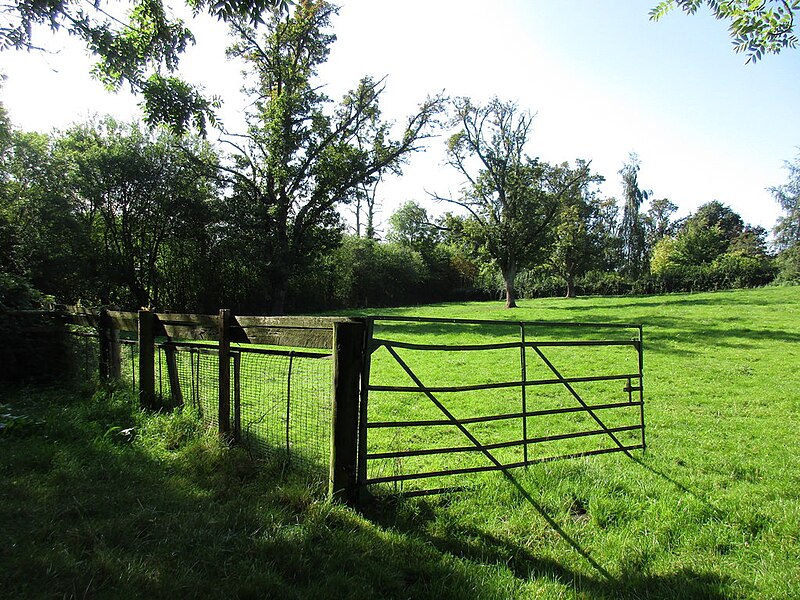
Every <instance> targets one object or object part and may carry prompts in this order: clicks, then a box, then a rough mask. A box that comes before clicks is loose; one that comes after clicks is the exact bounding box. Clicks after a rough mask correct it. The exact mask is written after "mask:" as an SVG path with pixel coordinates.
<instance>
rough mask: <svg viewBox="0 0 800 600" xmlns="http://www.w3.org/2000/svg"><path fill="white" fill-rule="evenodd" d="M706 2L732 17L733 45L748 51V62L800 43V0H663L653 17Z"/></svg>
mask: <svg viewBox="0 0 800 600" xmlns="http://www.w3.org/2000/svg"><path fill="white" fill-rule="evenodd" d="M703 5H705V6H707V7H708V8H709V10H710V11H711V14H713V15H714V17H715V18H716V19H719V20H723V21H728V30H729V31H730V34H731V38H732V39H733V49H734V51H735V52H739V53H746V54H747V62H748V63H749V62H756V61H758V60H761V58H762V57H763V56H764V55H765V54H777V53H779V52H780V51H781V50H783V49H785V48H796V47H797V44H798V40H797V34H796V33H795V31H794V27H795V17H798V16H800V0H755V1H753V0H661V2H659V3H658V4H657V5H656V6H655V7H654V8H653V9H652V10H651V11H650V18H651V19H652V20H654V21H658V20H660V19H662V18H663V17H664V16H665V15H667V14H668V13H669V12H671V11H672V10H674V9H675V8H680V9H681V10H683V11H684V12H685V13H687V14H694V13H696V12H697V9H698V8H700V7H701V6H703Z"/></svg>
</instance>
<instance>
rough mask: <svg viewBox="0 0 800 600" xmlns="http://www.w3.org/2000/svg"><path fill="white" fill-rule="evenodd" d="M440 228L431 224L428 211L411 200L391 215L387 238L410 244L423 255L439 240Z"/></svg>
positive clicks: (391, 240) (402, 243)
mask: <svg viewBox="0 0 800 600" xmlns="http://www.w3.org/2000/svg"><path fill="white" fill-rule="evenodd" d="M439 237H440V236H439V230H438V229H437V228H436V227H435V226H434V225H432V224H431V222H430V219H429V218H428V211H427V210H425V208H424V207H422V206H420V205H419V204H418V203H416V202H414V201H412V200H409V201H408V202H406V203H405V204H403V205H402V206H401V207H400V208H398V209H397V210H396V211H395V212H394V213H392V216H391V217H389V233H388V234H387V236H386V239H387V240H388V241H390V242H394V243H396V244H401V245H403V246H408V247H409V248H411V249H413V250H417V251H418V252H421V253H422V254H423V255H424V254H425V253H427V252H429V251H430V250H431V249H432V248H433V247H434V246H435V245H436V243H437V242H438V241H439Z"/></svg>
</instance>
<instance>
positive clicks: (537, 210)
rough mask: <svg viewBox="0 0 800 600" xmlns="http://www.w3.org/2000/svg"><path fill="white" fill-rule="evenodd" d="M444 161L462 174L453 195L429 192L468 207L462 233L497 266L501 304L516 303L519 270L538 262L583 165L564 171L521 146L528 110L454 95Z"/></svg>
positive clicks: (525, 136)
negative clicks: (502, 286)
mask: <svg viewBox="0 0 800 600" xmlns="http://www.w3.org/2000/svg"><path fill="white" fill-rule="evenodd" d="M453 108H454V116H453V119H452V122H451V125H452V126H453V127H455V128H457V132H456V133H455V134H453V135H452V136H451V137H450V138H449V140H448V144H447V162H448V164H450V165H451V166H452V167H453V168H455V169H456V170H457V171H458V172H459V173H460V174H461V175H462V176H463V177H464V178H465V180H466V181H465V186H464V189H463V190H462V192H461V196H460V197H458V198H446V197H441V196H437V195H434V197H435V198H438V199H439V200H445V201H448V202H453V203H455V204H458V205H459V206H461V207H463V208H464V209H466V210H467V211H468V212H469V214H470V215H471V217H472V218H471V219H470V220H469V221H468V222H467V223H466V224H465V228H464V232H465V234H466V235H468V236H469V237H470V238H471V239H472V240H473V242H474V245H475V246H476V247H477V248H478V249H479V250H480V251H482V252H484V253H485V254H486V255H487V256H488V257H489V258H490V259H491V260H492V261H493V262H494V263H495V264H496V265H497V267H498V268H499V269H500V272H501V274H502V276H503V281H504V284H505V295H506V307H507V308H514V307H515V306H516V292H515V290H514V281H515V279H516V276H517V272H518V271H519V270H520V269H521V268H524V267H525V266H528V265H538V264H540V263H541V262H543V261H544V259H545V257H546V253H547V249H548V247H549V244H550V242H551V240H552V234H553V231H552V227H553V223H554V220H555V217H556V215H557V213H558V207H559V202H560V200H561V198H562V196H564V195H565V194H566V193H568V192H569V191H570V190H572V189H574V188H575V187H576V186H580V185H582V183H583V182H584V181H585V180H586V178H587V177H588V166H587V167H586V168H585V169H583V170H581V169H578V170H576V171H572V170H567V169H563V168H558V167H551V166H550V165H548V164H546V163H543V162H541V161H539V160H538V159H533V158H531V157H529V156H528V155H527V154H526V153H525V146H526V144H527V142H528V136H529V134H530V127H531V122H532V120H533V115H531V114H530V113H529V112H527V111H520V110H519V109H518V107H517V106H516V104H514V103H512V102H502V101H500V100H499V99H497V98H494V99H492V100H491V101H490V102H489V103H488V104H486V105H485V106H480V105H476V104H474V103H473V102H472V101H471V100H470V99H468V98H457V99H456V100H454V102H453Z"/></svg>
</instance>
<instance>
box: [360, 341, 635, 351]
mask: <svg viewBox="0 0 800 600" xmlns="http://www.w3.org/2000/svg"><path fill="white" fill-rule="evenodd" d="M638 344H639V341H638V340H571V341H563V342H552V341H551V342H525V343H522V342H501V343H497V344H464V345H460V346H457V345H450V344H415V343H412V342H396V341H394V340H384V339H381V338H373V340H372V345H373V349H377V348H380V347H381V346H387V347H388V346H391V347H392V348H403V349H405V350H440V351H447V352H471V351H480V350H509V349H515V348H521V347H523V346H524V347H525V348H537V347H545V346H548V347H561V346H563V347H576V346H633V347H636V346H637V345H638Z"/></svg>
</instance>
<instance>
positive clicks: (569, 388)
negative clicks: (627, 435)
mask: <svg viewBox="0 0 800 600" xmlns="http://www.w3.org/2000/svg"><path fill="white" fill-rule="evenodd" d="M533 349H534V351H535V352H536V354H538V355H539V358H541V359H542V362H544V364H546V365H547V368H549V369H550V370H551V371H552V372H553V375H555V376H556V377H557V378H558V379H559V381H560V382H561V383H562V384H563V385H564V387H565V388H567V391H569V393H570V394H572V396H573V397H574V398H575V399H576V400H577V401H578V402H580V404H581V406H583V408H584V409H586V412H587V413H589V416H591V417H592V419H594V420H595V422H596V423H597V424H598V425H599V426H600V428H601V429H602V430H603V431H605V432H606V434H607V435H608V437H610V438H611V439H612V440H614V443H615V444H616V445H617V446H619V448H620V449H621V450H622V452H624V453H625V455H626V456H628V457H629V458H630V457H631V454H630V452H628V451H627V450H626V449H625V445H624V444H623V443H622V442H620V441H619V439H618V438H617V436H615V435H614V433H613V432H611V431H610V430H609V429H608V427H607V426H606V424H605V423H603V421H602V420H600V417H598V416H597V414H596V413H595V412H594V411H593V410H592V409H591V408H589V405H588V404H586V402H584V400H583V398H581V396H580V394H578V392H576V391H575V388H573V387H572V386H571V385H570V384H569V382H568V381H566V380H565V379H564V376H563V375H561V373H560V372H559V371H558V369H556V367H555V365H553V363H551V362H550V361H549V360H548V359H547V357H546V356H545V355H544V353H543V352H542V351H541V350H540V349H539V347H538V346H536V345H533Z"/></svg>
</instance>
